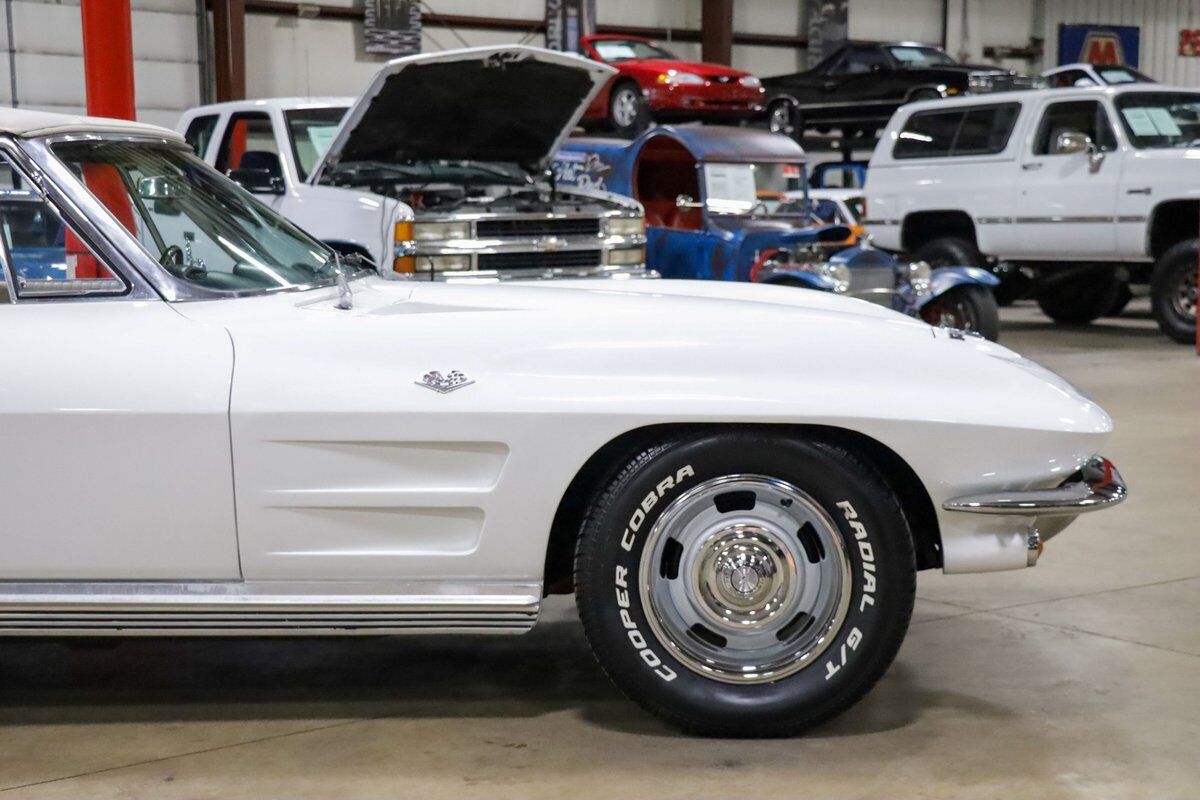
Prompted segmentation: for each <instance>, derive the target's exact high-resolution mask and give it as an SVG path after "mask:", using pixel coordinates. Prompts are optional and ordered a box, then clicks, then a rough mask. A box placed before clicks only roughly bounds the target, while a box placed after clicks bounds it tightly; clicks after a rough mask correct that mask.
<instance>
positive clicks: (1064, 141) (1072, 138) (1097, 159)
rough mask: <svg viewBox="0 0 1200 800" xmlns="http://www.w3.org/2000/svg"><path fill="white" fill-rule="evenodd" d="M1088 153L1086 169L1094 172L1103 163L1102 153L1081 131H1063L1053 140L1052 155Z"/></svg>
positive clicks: (1090, 138)
mask: <svg viewBox="0 0 1200 800" xmlns="http://www.w3.org/2000/svg"><path fill="white" fill-rule="evenodd" d="M1076 153H1087V154H1088V171H1089V172H1095V171H1097V170H1098V169H1100V165H1101V164H1103V163H1104V153H1103V152H1102V151H1101V150H1100V148H1099V147H1097V146H1096V143H1095V142H1093V141H1092V137H1090V136H1088V135H1087V134H1086V133H1084V132H1083V131H1063V132H1062V133H1060V134H1058V136H1057V138H1055V140H1054V155H1074V154H1076Z"/></svg>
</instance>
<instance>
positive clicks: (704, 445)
mask: <svg viewBox="0 0 1200 800" xmlns="http://www.w3.org/2000/svg"><path fill="white" fill-rule="evenodd" d="M575 587H576V601H577V604H578V606H579V612H580V616H581V618H582V620H583V627H584V631H585V632H586V634H587V637H588V640H589V642H590V643H591V646H592V650H593V652H594V653H595V654H596V657H597V659H598V660H599V661H600V664H601V665H602V666H603V668H604V669H605V671H606V672H607V673H608V675H609V676H610V677H611V678H612V680H613V682H614V683H616V685H617V686H618V687H620V688H621V690H622V691H624V692H625V694H627V695H628V696H630V697H631V698H633V699H634V700H636V701H637V702H638V703H640V704H641V705H642V706H643V707H645V708H646V709H648V710H649V711H651V712H653V713H654V714H657V715H659V716H661V717H663V718H664V719H666V720H667V721H669V722H670V723H672V724H674V725H676V726H677V727H679V728H682V729H684V730H686V731H690V732H694V733H700V734H707V735H717V736H748V737H761V736H785V735H792V734H795V733H798V732H800V731H802V730H804V729H805V728H808V727H810V726H812V725H815V724H817V723H818V722H821V721H823V720H826V719H829V718H830V717H832V716H834V715H836V714H838V713H840V712H841V711H844V710H845V709H847V708H849V707H850V706H851V705H852V704H854V703H855V702H856V701H857V700H858V699H859V698H861V697H862V696H863V695H864V694H866V692H867V691H868V690H869V689H870V688H871V686H873V685H874V684H875V682H876V681H877V680H879V678H880V676H882V675H883V673H884V672H885V671H886V669H887V667H888V665H889V664H890V663H891V662H892V659H893V658H894V657H895V655H896V651H897V650H898V649H899V647H900V643H901V641H902V640H903V638H904V634H905V631H906V630H907V628H908V621H909V618H910V616H911V614H912V607H913V595H914V592H915V587H916V572H915V563H914V556H913V544H912V537H911V534H910V532H909V528H908V524H907V521H906V519H905V516H904V513H903V512H902V510H901V508H900V505H899V503H898V502H897V499H896V497H895V496H894V495H893V493H892V492H891V491H890V490H889V488H888V486H887V484H886V482H885V481H884V480H883V479H882V478H881V477H880V474H879V472H878V471H877V470H876V469H875V468H874V467H872V466H871V465H869V464H868V463H867V462H865V461H864V460H863V459H862V458H860V457H859V456H858V455H856V454H854V453H852V452H850V451H849V450H847V449H845V448H843V447H841V446H838V445H834V444H831V443H827V442H822V441H818V440H812V441H799V440H796V439H792V438H788V437H784V436H778V435H772V434H766V433H750V432H737V433H719V432H718V433H711V434H707V435H701V436H699V437H696V438H679V439H672V440H667V441H664V442H662V443H661V444H658V445H655V446H652V447H649V448H647V449H645V450H644V451H642V452H641V453H639V454H637V455H636V456H634V457H633V458H631V459H629V460H628V461H627V462H626V463H625V464H624V465H623V467H622V468H621V469H620V471H619V472H617V473H616V477H615V478H613V479H612V480H611V481H610V482H609V483H608V484H607V486H605V487H603V490H602V492H601V494H600V495H599V498H598V499H597V500H596V501H595V503H594V504H593V506H592V507H591V509H590V511H589V513H588V516H587V519H586V521H585V523H584V526H583V529H582V531H581V534H580V539H579V543H578V547H577V551H576V561H575Z"/></svg>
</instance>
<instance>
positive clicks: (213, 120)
mask: <svg viewBox="0 0 1200 800" xmlns="http://www.w3.org/2000/svg"><path fill="white" fill-rule="evenodd" d="M217 119H219V117H218V116H217V115H216V114H208V115H206V116H203V117H196V118H195V119H194V120H192V121H191V122H189V123H188V126H187V131H186V132H185V133H184V134H183V138H184V139H187V143H188V144H189V145H191V147H192V149H193V150H195V151H196V155H198V156H200V157H201V158H204V154H205V153H207V152H208V143H209V142H211V141H212V135H213V131H214V130H215V129H216V127H217Z"/></svg>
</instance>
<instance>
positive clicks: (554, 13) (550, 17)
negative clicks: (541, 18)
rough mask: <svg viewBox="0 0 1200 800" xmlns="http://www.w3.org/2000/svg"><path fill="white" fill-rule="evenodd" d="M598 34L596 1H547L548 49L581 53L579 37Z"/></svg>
mask: <svg viewBox="0 0 1200 800" xmlns="http://www.w3.org/2000/svg"><path fill="white" fill-rule="evenodd" d="M595 32H596V0H546V47H548V48H549V49H551V50H562V51H563V52H566V53H578V52H581V49H580V47H579V37H581V36H591V35H592V34H593V33H595Z"/></svg>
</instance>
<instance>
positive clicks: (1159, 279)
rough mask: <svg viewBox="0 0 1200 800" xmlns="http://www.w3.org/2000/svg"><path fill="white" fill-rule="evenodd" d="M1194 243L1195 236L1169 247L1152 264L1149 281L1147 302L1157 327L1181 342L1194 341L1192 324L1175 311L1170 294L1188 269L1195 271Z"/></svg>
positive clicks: (1195, 250)
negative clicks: (1151, 273) (1148, 300)
mask: <svg viewBox="0 0 1200 800" xmlns="http://www.w3.org/2000/svg"><path fill="white" fill-rule="evenodd" d="M1198 249H1200V248H1198V245H1197V242H1196V240H1195V239H1193V240H1191V241H1187V242H1180V243H1179V244H1177V245H1175V246H1173V247H1172V248H1170V249H1169V250H1167V252H1166V253H1164V254H1163V256H1162V258H1160V259H1159V262H1158V264H1156V265H1155V267H1154V274H1153V275H1152V277H1151V280H1150V295H1151V297H1150V304H1151V309H1152V310H1153V312H1154V319H1155V320H1156V321H1157V322H1158V327H1159V329H1160V330H1162V332H1163V333H1165V334H1166V335H1167V336H1169V337H1171V338H1172V339H1174V340H1175V341H1177V342H1180V343H1182V344H1192V343H1194V342H1195V341H1196V323H1194V322H1192V321H1190V320H1188V319H1187V318H1185V317H1184V316H1182V315H1181V314H1179V313H1178V312H1176V310H1175V308H1174V305H1173V304H1172V302H1171V297H1172V295H1173V294H1174V292H1176V291H1177V290H1178V283H1179V281H1181V280H1182V279H1183V277H1184V275H1185V274H1186V272H1187V271H1188V270H1193V271H1194V270H1196V269H1197V267H1196V264H1197V252H1198Z"/></svg>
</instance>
